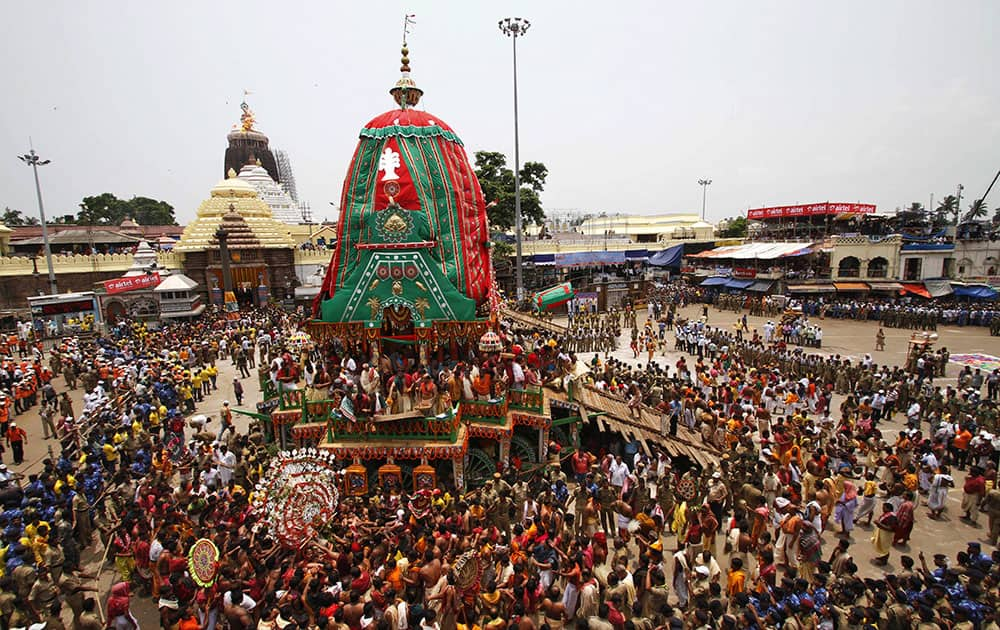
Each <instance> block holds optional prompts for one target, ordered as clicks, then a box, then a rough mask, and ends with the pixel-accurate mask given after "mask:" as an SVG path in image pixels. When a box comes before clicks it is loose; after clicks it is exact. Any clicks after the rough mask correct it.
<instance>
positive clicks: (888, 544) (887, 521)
mask: <svg viewBox="0 0 1000 630" xmlns="http://www.w3.org/2000/svg"><path fill="white" fill-rule="evenodd" d="M895 530H896V515H895V513H893V511H892V504H891V503H883V504H882V515H881V516H879V517H878V520H877V521H875V533H873V534H872V545H873V546H874V547H875V559H874V560H873V561H872V562H874V563H875V564H879V565H885V564H886V563H888V562H889V553H890V552H891V551H892V538H893V533H894V532H895Z"/></svg>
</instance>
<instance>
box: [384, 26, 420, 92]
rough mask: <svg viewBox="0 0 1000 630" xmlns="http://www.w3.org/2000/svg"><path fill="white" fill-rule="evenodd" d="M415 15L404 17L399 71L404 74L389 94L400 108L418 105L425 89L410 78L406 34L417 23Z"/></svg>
mask: <svg viewBox="0 0 1000 630" xmlns="http://www.w3.org/2000/svg"><path fill="white" fill-rule="evenodd" d="M414 17H416V16H415V15H413V14H407V15H406V16H404V17H403V47H402V48H400V50H399V52H400V54H401V56H402V57H401V59H400V66H399V72H400V73H401V74H402V76H400V77H399V81H396V85H395V86H394V87H393V88H392V89H391V90H389V94H391V95H392V98H393V100H395V101H396V104H397V105H399V107H400V109H406V108H407V107H414V106H416V104H417V103H419V102H420V97H421V96H423V94H424V91H423V90H421V89H420V88H418V87H417V84H416V83H414V82H413V79H411V78H410V49H409V48H408V47H407V45H406V36H407V35H409V33H410V26H412V25H413V24H415V23H416V22H415V21H414V19H413V18H414Z"/></svg>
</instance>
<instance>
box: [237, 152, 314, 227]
mask: <svg viewBox="0 0 1000 630" xmlns="http://www.w3.org/2000/svg"><path fill="white" fill-rule="evenodd" d="M237 177H239V178H240V179H242V180H243V181H245V182H247V183H248V184H250V185H251V186H253V187H254V189H255V190H256V191H257V196H258V197H260V198H261V199H263V200H264V203H266V204H267V205H268V206H270V208H271V216H273V217H274V218H275V219H277V220H278V221H281V222H282V223H289V224H293V225H295V224H299V223H303V222H304V221H303V220H302V212H301V211H300V210H299V205H298V204H297V203H295V200H294V199H292V197H291V195H289V194H288V193H287V192H285V189H284V188H283V187H282V186H280V185H279V184H278V182H276V181H274V180H273V179H271V176H270V175H268V173H267V171H266V170H264V167H263V166H261V165H260V163H259V162H255V163H254V164H247V165H245V166H244V167H243V168H241V169H240V172H239V174H238V175H237Z"/></svg>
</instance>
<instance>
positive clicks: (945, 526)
mask: <svg viewBox="0 0 1000 630" xmlns="http://www.w3.org/2000/svg"><path fill="white" fill-rule="evenodd" d="M700 312H701V307H700V305H699V306H692V307H688V308H686V309H683V310H682V311H681V314H682V315H684V316H686V317H697V316H699V315H700ZM739 316H740V315H738V314H736V313H733V312H722V311H718V310H715V309H711V310H710V314H709V323H710V324H711V325H713V326H724V327H731V326H732V324H733V323H734V322H735V321H736V319H737V318H738V317H739ZM644 318H645V313H644V312H640V322H642V321H644ZM766 319H767V318H762V317H750V318H749V320H750V322H749V324H750V327H751V328H754V327H759V326H761V325H762V324H763V323H764V322H765V321H766ZM563 323H565V320H563ZM819 323H820V324H821V325H822V327H823V331H824V347H823V348H822V350H821V351H820V352H823V353H826V354H840V355H842V356H843V355H848V356H852V357H860V356H863V355H864V353H866V352H871V353H872V354H873V356H874V358H875V361H876V362H878V363H889V364H894V365H898V364H901V363H903V361H904V359H905V356H906V347H907V340H908V339H909V337H910V334H911V331H908V330H900V329H892V328H886V329H885V334H886V350H885V351H884V352H879V353H875V352H874V351H873V348H874V340H875V331H876V330H877V325H876V324H875V323H870V322H855V321H852V320H832V319H827V320H822V321H820V322H819ZM937 332H938V334H939V335H940V339H939V342H938V344H939V346H945V347H947V348H948V349H949V350H950V351H951V352H952V353H972V352H983V353H988V354H993V355H1000V338H998V337H990V336H989V331H988V330H987V329H986V328H981V327H967V328H957V327H948V326H943V327H941V328H939V330H938V331H937ZM622 341H623V343H621V344H620V349H619V350H618V351H616V352H615V353H614V356H615V357H616V358H619V359H621V360H623V361H629V362H632V361H633V359H632V352H631V351H630V350H629V348H628V331H625V333H624V334H623V339H622ZM668 346H669V347H670V348H672V347H673V342H672V339H671V341H670V342H669V343H668ZM678 356H679V355H678V354H677V353H674V352H673V351H670V350H668V352H667V356H666V357H665V358H664V357H660V356H658V357H657V358H656V360H657V361H666V362H667V364H668V365H672V364H673V363H674V362H676V360H677V358H678ZM590 358H591V355H590V354H587V355H586V356H585V357H584V359H585V360H589V359H590ZM636 362H643V363H644V362H645V356H641V357H640V358H639V359H638V361H636ZM219 367H220V373H219V378H218V384H219V389H218V390H217V391H214V392H213V393H212V395H211V396H210V397H208V398H207V399H206V400H205V401H204V402H202V403H199V404H198V408H197V413H203V414H206V415H207V416H208V417H209V418H210V419H211V420H212V422H213V424H214V425H215V427H216V428H217V426H218V425H217V424H215V423H217V422H218V413H219V410H220V409H221V407H222V402H223V400H230V401H231V402H232V404H233V405H235V402H236V398H235V396H233V392H232V383H233V377H234V376H235V374H236V369H235V367H234V366H233V365H232V364H231V362H230V361H220V362H219ZM958 371H959V368H958V367H956V366H955V365H951V366H950V367H949V369H948V372H947V377H946V379H944V380H942V381H941V382H942V383H951V382H954V378H955V375H956V374H957V373H958ZM54 385H55V387H56V390H57V391H59V392H62V391H63V390H64V389H65V383H64V381H63V379H62V377H58V378H56V379H55V382H54ZM243 386H244V389H245V397H244V404H243V408H245V409H250V410H253V409H254V408H255V405H256V403H257V402H258V400H259V387H258V384H257V379H256V377H255V376H254V377H253V378H248V379H243ZM82 394H83V392H82V391H80V390H76V391H73V392H71V397H72V398H73V400H74V410H75V411H77V412H79V410H80V408H81V406H82V405H81V399H82ZM835 404H839V400H837V401H835ZM17 421H18V423H19V424H20V425H21V426H23V427H24V429H25V430H26V431H27V433H28V442H27V445H26V448H25V463H24V464H22V465H20V466H13V465H11V463H10V462H11V457H10V453H9V451H8V453H7V454H6V456H5V461H6V462H7V464H8V466H10V467H11V470H13V471H15V472H19V473H22V474H24V475H27V474H29V473H32V472H37V471H39V470H41V468H42V461H43V459H45V458H46V457H49V456H50V454H51V452H50V449H55V448H57V447H58V443H57V442H56V441H55V440H44V439H42V438H43V433H42V427H41V421H40V419H39V417H38V408H37V407H35V408H33V409H31V410H29V411H28V412H26V413H24V414H22V415H21V416H19V417H18V418H17ZM249 423H250V419H249V418H247V417H245V416H236V424H237V428H238V429H240V430H241V431H245V430H246V428H247V426H248V425H249ZM885 428H886V433H888V434H889V435H890V436H893V437H894V435H895V432H896V431H898V430H899V429H900V428H901V425H900V424H899V422H898V421H897V422H895V423H890V424H889V425H887V426H886V427H885ZM56 454H57V453H56ZM963 481H964V473H961V472H959V473H958V475H957V477H956V486H957V488H956V489H954V490H952V491H951V494H950V496H949V500H948V509H947V511H946V512H945V513H944V517H943V519H942V520H939V521H934V520H930V519H928V518H927V509H926V508H925V507H923V506H921V508H920V509H918V511H917V515H916V518H917V522H916V526H915V528H914V532H913V537H912V539H911V542H910V546H909V548H897V549H896V550H894V552H893V554H892V557H891V559H890V563H889V565H888V566H887V567H875V566H874V565H871V564H870V560H871V558H872V557H873V553H872V545H871V543H870V542H869V539H870V537H871V534H872V530H871V528H868V527H858V528H856V529H855V530H854V532H853V535H852V538H851V540H852V546H851V553H852V554H853V556H854V558H855V560H856V562H857V564H858V566H859V567H860V568H861V573H862V574H863V575H864V576H871V577H874V576H878V575H881V574H883V573H887V572H892V571H894V570H898V569H899V555H900V554H901V553H910V554H912V555H914V557H915V556H916V553H917V551H918V550H922V551H924V553H925V554H926V555H927V556H928V557H930V555H931V554H933V553H946V554H948V555H949V556H952V557H953V556H954V554H955V553H956V552H957V551H960V550H964V548H965V544H966V542H967V541H973V540H979V541H983V542H984V545H985V539H984V536H985V534H984V530H983V526H984V525H985V522H986V518H985V515H981V518H980V525H979V526H978V527H977V526H972V525H970V524H969V523H966V522H964V521H961V520H959V518H958V517H959V515H960V510H959V505H960V503H961V485H962V482H963ZM835 545H836V540H835V538H834V536H832V535H831V533H829V532H828V533H826V534H825V535H824V548H823V553H824V556H827V555H828V554H829V553H830V552H831V550H832V549H833V547H834V546H835ZM721 550H722V542H721V541H720V542H719V546H718V548H717V551H718V552H719V553H721ZM987 550H988V545H987V546H984V551H987ZM103 552H104V549H103V548H101V547H100V546H99V545H95V546H92V547H91V548H90V549H88V550H86V551H85V552H84V562H85V564H86V565H87V569H88V570H90V571H92V572H93V571H101V575H100V579H99V589H100V596H101V599H102V603H103V600H105V599H106V596H107V593H108V590H109V589H110V586H111V583H112V582H113V580H114V571H113V569H112V567H110V566H108V565H106V566H104V567H99V566H98V564H99V561H100V558H101V556H102V555H103ZM720 564H722V565H723V566H724V567H725V566H728V559H725V558H720ZM102 569H103V570H102ZM133 608H134V611H135V613H136V616H137V618H138V620H139V623H140V627H142V628H155V627H157V624H158V623H159V621H158V615H157V612H156V609H155V604H154V603H153V602H151V601H149V600H136V601H134V603H133Z"/></svg>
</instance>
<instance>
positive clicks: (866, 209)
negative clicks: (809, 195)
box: [747, 201, 875, 221]
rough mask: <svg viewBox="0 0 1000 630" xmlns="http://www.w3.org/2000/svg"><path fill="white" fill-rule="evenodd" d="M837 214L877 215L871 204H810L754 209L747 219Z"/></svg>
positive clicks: (749, 212) (748, 212)
mask: <svg viewBox="0 0 1000 630" xmlns="http://www.w3.org/2000/svg"><path fill="white" fill-rule="evenodd" d="M835 214H875V204H869V203H832V202H829V201H827V202H823V203H810V204H801V205H797V206H774V207H771V208H753V209H750V210H748V211H747V218H748V219H752V220H758V221H759V220H761V219H788V218H797V217H815V216H826V215H835Z"/></svg>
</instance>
